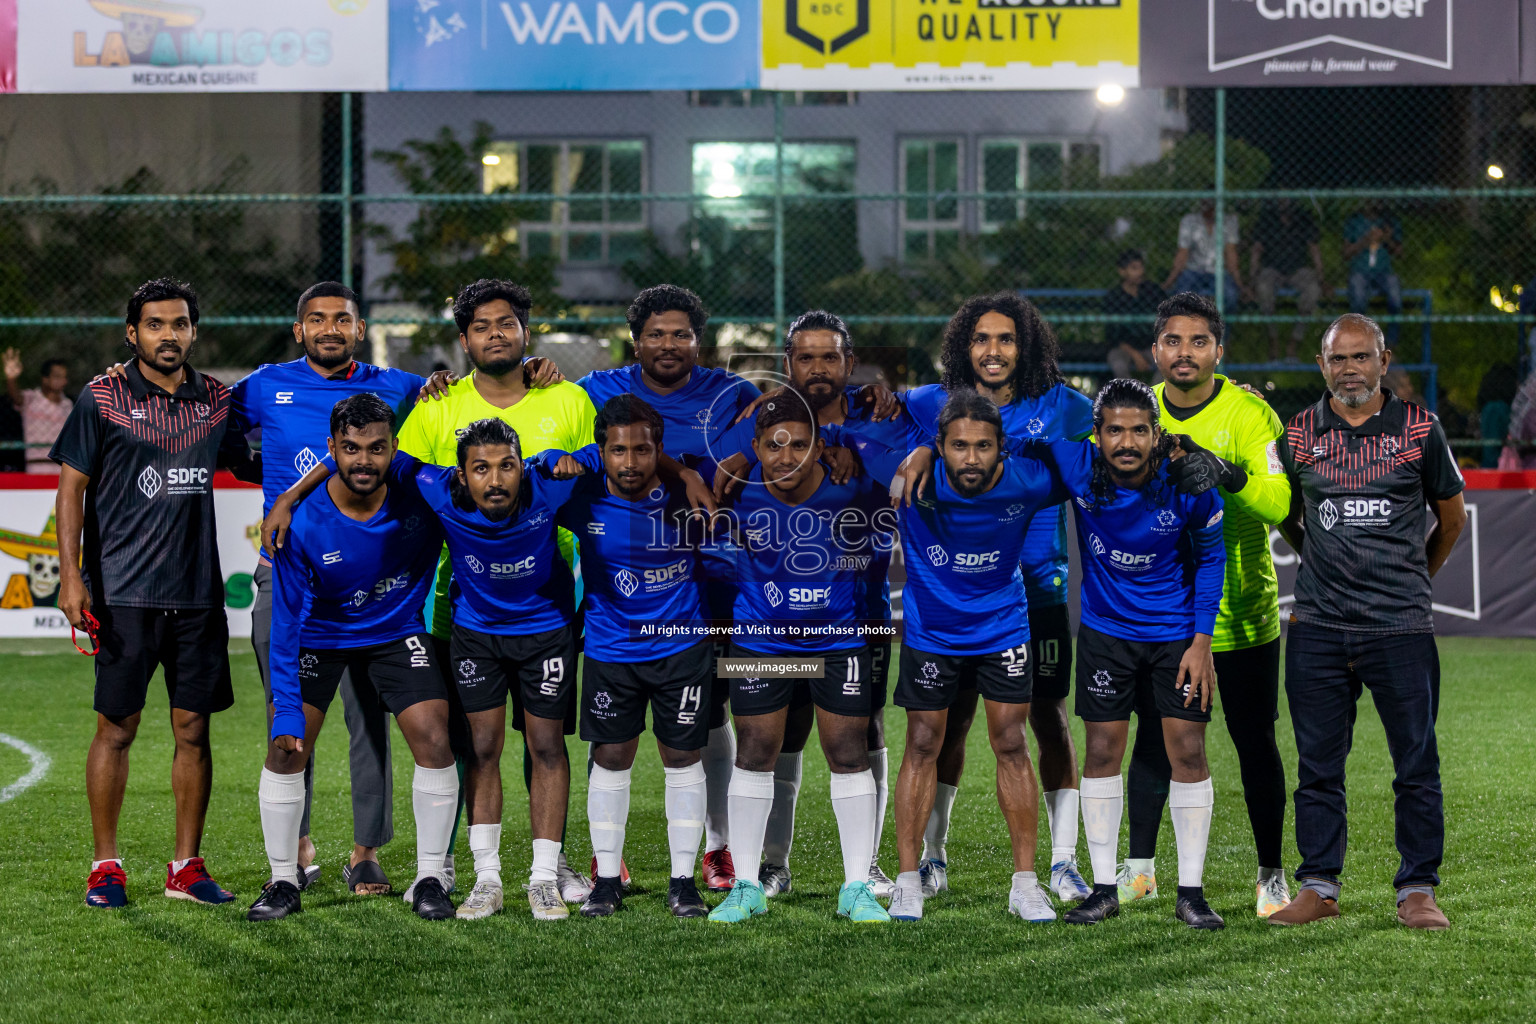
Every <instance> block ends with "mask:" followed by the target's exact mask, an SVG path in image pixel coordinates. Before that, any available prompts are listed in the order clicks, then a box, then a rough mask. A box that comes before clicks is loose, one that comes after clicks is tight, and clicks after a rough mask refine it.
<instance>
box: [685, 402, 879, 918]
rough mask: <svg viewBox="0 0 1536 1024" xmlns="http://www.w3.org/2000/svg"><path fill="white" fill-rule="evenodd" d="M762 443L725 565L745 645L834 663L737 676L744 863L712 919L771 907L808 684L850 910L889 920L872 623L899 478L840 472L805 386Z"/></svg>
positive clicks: (775, 412)
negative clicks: (778, 820)
mask: <svg viewBox="0 0 1536 1024" xmlns="http://www.w3.org/2000/svg"><path fill="white" fill-rule="evenodd" d="M752 447H753V450H754V451H755V453H756V454H757V458H758V460H759V465H758V466H757V467H756V468H755V469H753V470H752V472H751V475H750V476H749V477H748V479H747V482H746V486H745V488H744V489H743V491H742V493H741V495H740V497H739V498H738V499H737V500H736V502H735V505H734V506H733V508H732V509H731V513H730V517H729V518H731V519H734V526H735V527H736V532H737V537H738V540H737V541H736V542H727V543H725V544H723V545H722V550H724V551H726V552H728V561H729V565H728V566H727V567H726V569H725V571H726V573H727V574H728V575H729V576H730V578H731V579H732V580H733V581H734V583H735V586H736V601H735V608H734V618H733V621H734V628H735V631H736V632H735V637H734V639H733V642H732V644H731V652H730V653H731V657H732V658H733V659H742V660H743V661H748V662H750V661H754V660H764V659H772V658H784V657H797V658H817V659H820V660H821V662H822V666H823V671H822V674H821V675H820V676H819V677H812V678H810V679H806V680H797V679H791V678H781V677H775V676H772V675H770V674H768V673H767V672H763V673H753V675H752V677H748V678H733V679H731V680H730V683H729V685H730V687H731V714H732V715H733V717H734V718H735V720H736V736H737V751H736V770H735V771H734V772H733V773H732V775H731V787H730V813H729V817H730V848H731V851H732V853H733V854H734V856H735V863H736V868H737V874H736V881H735V884H734V885H733V886H732V888H731V892H730V895H728V896H727V897H726V898H725V900H724V901H722V902H721V903H720V904H719V905H718V906H716V907H715V909H714V910H712V911H710V914H709V919H710V920H711V921H718V922H723V923H727V924H732V923H736V922H740V921H745V920H747V919H748V918H751V917H753V916H755V915H757V914H763V913H766V912H767V910H768V904H767V902H766V899H765V897H764V892H763V887H762V886H761V885H760V884H759V883H758V881H757V880H756V879H755V878H754V877H753V876H755V875H757V874H758V862H759V859H760V858H761V856H762V851H763V841H764V836H765V834H766V830H767V826H768V816H769V812H770V810H771V809H772V807H773V797H774V771H773V770H774V765H775V763H776V762H777V760H778V757H779V752H780V749H781V748H782V747H783V744H784V737H785V725H786V722H787V720H788V717H789V713H790V710H791V708H792V707H794V706H795V705H796V703H797V697H798V700H799V702H800V704H801V706H803V705H804V703H805V702H812V703H814V704H815V706H816V724H817V733H818V734H819V735H820V737H821V748H822V752H823V753H824V754H825V755H826V758H827V765H828V767H830V768H831V770H832V778H831V790H832V812H833V814H834V815H835V817H836V818H837V830H838V835H839V839H840V840H841V844H842V853H843V885H842V888H841V890H840V891H839V893H838V900H837V913H838V914H839V915H841V916H843V917H847V918H849V919H850V920H853V921H856V922H885V921H889V920H890V915H889V914H887V913H886V910H885V908H884V907H882V906H881V905H880V904H879V903H878V902H877V901H876V900H875V897H874V893H873V892H872V891H871V889H870V887H869V865H870V861H871V859H872V858H873V856H874V835H875V778H874V775H873V774H872V773H871V772H870V770H869V755H868V742H867V733H868V729H869V712H870V703H871V694H870V654H869V648H868V647H867V646H865V644H864V641H863V639H862V637H861V635H860V624H861V621H862V619H863V609H864V594H863V589H862V588H863V579H864V576H865V574H866V571H867V568H868V564H869V559H870V558H871V557H872V555H873V546H874V544H875V543H877V537H878V536H879V535H881V534H884V535H888V534H889V533H890V531H891V527H892V526H893V525H894V522H895V516H894V514H893V513H892V511H891V509H890V508H889V503H888V501H887V499H886V493H885V489H884V488H880V487H876V486H874V485H873V484H872V482H871V481H870V480H869V478H867V477H857V478H854V479H853V480H850V481H849V482H847V483H843V484H837V483H834V482H833V481H832V476H831V473H830V471H829V470H828V468H827V467H826V466H825V465H824V464H823V463H822V462H821V461H820V459H821V456H822V453H823V450H824V448H825V445H824V444H823V442H822V440H821V438H820V436H819V435H818V433H817V430H816V421H815V416H814V414H813V413H812V411H811V407H810V405H809V404H808V403H806V402H805V401H804V399H803V398H802V397H801V396H800V395H799V394H797V393H794V392H790V393H788V394H787V395H781V396H779V397H777V398H775V399H773V400H770V401H768V402H765V403H764V404H763V406H762V408H761V410H760V411H759V412H758V414H757V421H756V436H755V437H754V438H753V441H752ZM713 568H714V563H713V562H711V570H712V571H713ZM797 691H798V693H797Z"/></svg>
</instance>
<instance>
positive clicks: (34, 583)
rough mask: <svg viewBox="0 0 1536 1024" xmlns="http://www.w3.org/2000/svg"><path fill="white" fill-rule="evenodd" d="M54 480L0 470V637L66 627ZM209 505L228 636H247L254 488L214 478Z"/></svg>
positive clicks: (256, 506)
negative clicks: (214, 520) (61, 598)
mask: <svg viewBox="0 0 1536 1024" xmlns="http://www.w3.org/2000/svg"><path fill="white" fill-rule="evenodd" d="M58 480H59V478H58V477H54V476H30V475H27V474H24V473H0V588H3V589H0V637H60V638H62V639H63V640H64V641H65V642H66V649H67V646H68V645H67V642H68V640H69V623H68V622H67V621H66V620H65V618H64V616H63V615H62V614H60V613H59V610H58V607H57V603H58V594H59V542H58V536H57V535H56V533H55V531H54V514H53V513H54V509H53V502H54V495H55V493H56V491H57V488H58ZM213 486H214V492H213V507H214V515H215V517H216V518H217V520H218V524H219V538H218V540H219V570H220V571H221V572H222V573H223V574H224V606H225V609H226V611H227V612H228V614H229V635H230V636H240V637H247V636H250V635H251V605H252V604H253V603H255V598H256V590H255V587H254V586H253V585H252V583H251V572H252V570H253V569H254V568H255V567H256V552H257V548H258V544H257V539H256V538H257V535H258V534H259V533H260V528H261V488H259V487H255V486H252V485H250V484H243V483H241V482H239V481H238V480H236V479H235V478H234V477H232V476H230V475H229V474H228V473H218V474H215V476H214V483H213Z"/></svg>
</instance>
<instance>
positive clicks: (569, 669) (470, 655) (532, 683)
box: [449, 623, 576, 735]
mask: <svg viewBox="0 0 1536 1024" xmlns="http://www.w3.org/2000/svg"><path fill="white" fill-rule="evenodd" d="M449 649H450V650H451V651H452V658H453V680H454V682H455V683H456V684H457V685H458V688H459V698H460V700H461V701H462V702H463V705H464V711H465V713H466V714H471V715H472V714H475V713H476V712H478V711H491V710H494V709H495V708H500V707H505V706H506V703H507V696H508V694H510V695H511V697H512V727H513V728H514V729H517V730H518V731H522V728H523V716H524V715H525V714H528V715H532V716H534V717H535V718H553V719H559V720H561V721H563V722H565V731H566V733H567V735H569V734H570V733H573V732H575V731H576V638H575V635H574V634H573V633H572V632H571V627H569V626H561V627H560V628H559V629H552V630H549V631H548V632H545V633H530V634H529V635H527V636H495V635H493V634H490V633H477V632H475V631H474V630H472V629H467V628H465V627H464V626H461V625H459V624H458V623H454V624H453V639H452V640H451V641H450V642H449ZM514 680H515V681H516V683H517V685H516V686H514V685H512V683H513V681H514Z"/></svg>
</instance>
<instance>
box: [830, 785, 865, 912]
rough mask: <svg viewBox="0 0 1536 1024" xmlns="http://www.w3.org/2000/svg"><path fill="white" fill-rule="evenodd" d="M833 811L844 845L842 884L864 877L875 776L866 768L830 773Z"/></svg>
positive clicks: (862, 879)
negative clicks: (843, 773) (858, 770)
mask: <svg viewBox="0 0 1536 1024" xmlns="http://www.w3.org/2000/svg"><path fill="white" fill-rule="evenodd" d="M832 814H833V815H834V816H835V817H836V818H837V836H838V839H839V840H841V842H842V847H843V884H844V885H847V884H848V883H849V882H864V881H867V880H868V879H869V862H870V859H871V857H872V856H873V854H874V849H875V847H874V838H875V777H874V775H872V774H871V773H870V771H869V769H868V768H866V769H864V770H863V771H861V772H851V773H849V774H846V775H840V774H838V773H837V772H833V773H832Z"/></svg>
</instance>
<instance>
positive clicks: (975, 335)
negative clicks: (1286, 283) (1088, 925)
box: [898, 292, 1093, 900]
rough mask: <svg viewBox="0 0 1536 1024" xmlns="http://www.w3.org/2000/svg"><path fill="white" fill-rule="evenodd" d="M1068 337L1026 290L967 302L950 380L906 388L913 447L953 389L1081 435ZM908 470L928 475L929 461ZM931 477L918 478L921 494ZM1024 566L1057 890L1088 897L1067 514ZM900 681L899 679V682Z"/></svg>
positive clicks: (937, 866)
mask: <svg viewBox="0 0 1536 1024" xmlns="http://www.w3.org/2000/svg"><path fill="white" fill-rule="evenodd" d="M1060 351H1061V350H1060V347H1059V346H1058V344H1057V342H1056V336H1055V334H1054V333H1053V332H1052V330H1051V327H1050V325H1049V324H1048V323H1046V322H1045V320H1044V319H1042V318H1041V316H1040V311H1039V310H1038V309H1036V308H1035V307H1034V305H1033V304H1032V303H1030V302H1029V300H1027V299H1025V298H1023V297H1022V296H1020V295H1018V294H1016V293H1014V292H999V293H998V294H996V295H979V296H976V297H974V298H971V299H969V300H967V301H966V302H965V303H964V304H963V305H962V306H961V307H960V308H959V310H957V311H956V312H955V315H954V316H953V317H951V318H950V321H949V323H948V325H946V327H945V328H944V348H943V354H942V357H941V359H942V362H943V370H944V375H943V380H942V382H941V383H940V384H932V385H928V386H926V387H921V388H916V389H914V390H912V391H909V392H907V393H906V395H905V396H904V397H905V399H906V408H907V413H908V415H909V435H908V440H909V446H910V447H911V449H912V450H913V451H915V452H918V453H919V454H918V455H917V456H916V460H917V461H919V462H923V461H925V462H926V464H929V465H931V462H932V458H931V456H924V455H923V454H921V452H922V448H921V446H923V445H928V444H931V443H932V439H933V437H934V434H935V429H936V427H937V425H938V417H939V411H940V409H942V408H943V406H944V404H945V402H946V401H947V400H948V399H949V397H950V396H951V395H953V394H955V393H964V392H971V393H975V394H979V395H981V396H983V397H985V398H988V399H990V400H991V402H992V403H993V404H994V405H995V406H997V410H998V412H999V414H1000V415H1001V417H1002V422H1003V430H1004V432H1005V433H1006V434H1007V436H1008V437H1010V438H1016V439H1030V440H1036V441H1057V440H1073V441H1076V440H1081V439H1083V438H1085V437H1087V436H1088V434H1089V432H1090V430H1091V428H1092V425H1093V424H1092V403H1091V402H1090V401H1089V400H1088V398H1087V397H1086V396H1084V395H1082V394H1080V393H1079V392H1077V391H1076V390H1074V389H1073V388H1072V387H1071V386H1069V385H1068V384H1066V383H1065V382H1064V381H1063V380H1062V376H1061V371H1060V369H1059V368H1058V366H1057V362H1058V359H1059V357H1060ZM913 470H914V471H913V472H912V473H910V474H909V478H913V479H917V478H920V477H924V476H926V472H925V470H923V469H922V467H921V465H918V466H914V467H913ZM923 486H924V485H923V482H922V481H921V480H920V479H919V480H917V483H916V488H917V489H918V491H919V492H920V491H921V490H922V488H923ZM1027 531H1028V532H1027V536H1026V538H1025V542H1024V552H1023V556H1022V558H1021V561H1020V568H1021V569H1022V570H1023V574H1024V589H1025V594H1026V597H1027V599H1028V613H1029V635H1030V637H1031V639H1032V641H1033V646H1034V652H1033V653H1034V658H1033V659H1032V668H1031V671H1032V673H1033V677H1034V699H1033V702H1032V703H1031V705H1030V714H1029V721H1030V726H1031V727H1032V728H1033V730H1034V733H1035V741H1036V742H1037V743H1038V744H1039V746H1040V755H1039V769H1040V785H1041V789H1042V790H1043V793H1044V797H1045V806H1046V815H1047V818H1048V820H1049V821H1050V830H1051V888H1052V890H1054V891H1055V893H1056V895H1057V896H1058V897H1059V898H1061V899H1063V900H1080V899H1084V898H1086V897H1087V896H1088V886H1087V885H1086V884H1085V883H1084V881H1083V879H1082V876H1081V875H1080V874H1079V873H1078V870H1077V815H1078V781H1077V755H1076V752H1075V751H1074V750H1073V748H1072V733H1071V731H1070V730H1069V728H1068V724H1067V705H1066V701H1067V693H1068V692H1069V688H1070V677H1069V672H1070V670H1071V666H1072V632H1071V626H1070V624H1069V621H1068V617H1067V534H1066V513H1065V512H1064V510H1063V509H1062V507H1061V506H1059V505H1058V506H1056V507H1053V508H1047V509H1043V510H1041V511H1040V513H1039V514H1038V515H1036V516H1034V517H1033V519H1031V520H1030V522H1029V526H1028V528H1027ZM898 685H899V683H898ZM976 700H977V695H976V691H975V690H974V689H969V690H965V691H962V693H961V694H960V696H959V698H958V699H957V701H956V703H955V705H954V707H953V708H952V709H951V713H950V716H949V720H948V726H947V730H948V731H947V733H946V735H945V737H944V749H943V752H942V753H941V754H940V755H939V766H938V792H937V795H936V797H935V799H934V803H933V812H932V815H931V817H930V818H929V821H928V827H927V829H926V831H925V834H924V837H923V864H922V875H923V888H924V891H925V892H926V893H928V894H929V895H932V894H933V893H935V892H938V891H939V890H941V889H947V888H948V887H949V884H948V861H949V854H948V851H947V850H946V848H945V845H946V844H945V840H946V837H947V835H948V832H949V816H950V810H951V808H953V806H954V802H955V796H956V794H957V792H958V787H959V784H960V773H961V771H962V770H963V769H964V766H965V741H966V736H967V734H968V733H969V731H970V727H971V721H972V719H973V718H974V717H975V714H976Z"/></svg>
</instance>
